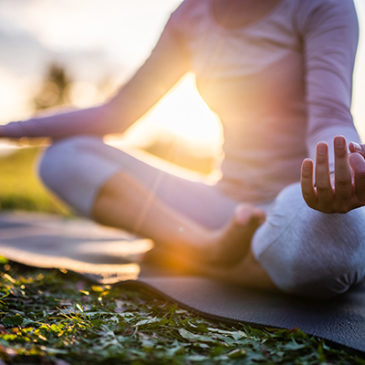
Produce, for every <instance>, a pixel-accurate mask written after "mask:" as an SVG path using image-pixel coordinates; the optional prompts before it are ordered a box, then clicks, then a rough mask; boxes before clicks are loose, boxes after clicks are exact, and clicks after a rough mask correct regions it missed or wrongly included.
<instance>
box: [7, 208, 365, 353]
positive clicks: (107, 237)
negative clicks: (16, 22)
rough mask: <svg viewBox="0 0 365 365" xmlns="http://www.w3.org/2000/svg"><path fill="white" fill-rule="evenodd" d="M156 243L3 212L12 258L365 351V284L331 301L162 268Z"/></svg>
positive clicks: (83, 223)
mask: <svg viewBox="0 0 365 365" xmlns="http://www.w3.org/2000/svg"><path fill="white" fill-rule="evenodd" d="M151 248H152V243H151V241H149V240H145V239H140V238H138V237H135V236H133V235H130V234H128V233H126V232H123V231H121V230H116V229H111V228H105V227H101V226H98V225H96V224H94V223H92V222H90V221H87V220H82V219H65V218H60V217H58V216H51V215H42V214H33V213H31V214H30V213H7V214H4V213H3V214H0V255H2V256H5V257H7V258H8V259H10V260H12V261H15V262H19V263H23V264H26V265H29V266H34V267H43V268H64V269H68V270H72V271H75V272H78V273H81V274H83V275H86V276H87V277H88V278H90V279H92V280H94V281H97V282H100V283H112V284H115V283H119V285H125V284H127V285H131V284H132V285H137V286H144V287H148V288H150V289H152V290H154V291H156V292H158V293H159V294H162V295H164V296H165V297H168V298H170V299H172V300H174V301H176V302H178V303H179V304H180V305H182V306H184V307H186V308H189V309H192V310H195V311H197V312H198V313H200V314H202V315H205V316H207V317H211V318H218V319H221V320H228V321H240V322H244V323H249V324H256V325H262V326H269V327H278V328H287V329H294V328H300V329H301V330H302V331H304V332H306V333H308V334H310V335H315V336H318V337H321V338H323V339H325V340H328V341H331V342H334V343H337V344H340V345H344V346H347V347H349V348H352V349H355V350H358V351H361V352H364V353H365V283H363V284H361V285H359V286H357V287H356V288H354V289H353V290H351V291H350V292H348V293H347V294H345V295H343V296H340V297H337V298H335V299H331V300H328V301H316V300H313V299H303V298H297V297H293V296H289V295H285V294H281V293H268V292H263V291H255V290H248V289H244V288H242V287H240V286H237V285H234V284H230V283H227V282H222V281H218V280H215V279H212V278H209V277H203V276H201V275H197V274H196V273H195V274H194V271H191V270H190V272H186V271H182V270H181V269H180V270H175V271H174V272H171V271H168V270H166V268H165V269H163V270H161V268H159V267H157V266H156V265H155V266H152V265H151V260H149V261H150V264H146V259H145V258H146V254H145V253H146V252H147V251H149V250H151ZM154 250H155V249H152V251H149V252H150V254H147V258H148V256H150V257H152V256H153V255H152V254H151V252H152V253H153V252H154ZM155 252H156V251H155ZM155 256H156V253H155ZM157 256H158V257H159V258H160V261H161V260H162V259H161V256H159V255H158V254H157ZM152 261H155V260H152ZM147 262H148V260H147Z"/></svg>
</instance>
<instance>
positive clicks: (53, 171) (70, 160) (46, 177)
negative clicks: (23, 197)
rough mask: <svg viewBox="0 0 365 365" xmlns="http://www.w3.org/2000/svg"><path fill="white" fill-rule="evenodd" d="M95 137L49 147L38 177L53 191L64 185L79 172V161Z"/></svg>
mask: <svg viewBox="0 0 365 365" xmlns="http://www.w3.org/2000/svg"><path fill="white" fill-rule="evenodd" d="M92 143H95V138H94V137H87V136H76V137H71V138H67V139H63V140H61V141H57V142H55V143H54V144H52V145H51V146H50V147H48V148H47V149H46V150H45V151H44V152H43V154H42V155H41V157H40V159H39V162H38V175H39V177H40V178H41V180H42V182H43V183H44V184H45V185H46V186H47V187H48V188H50V189H51V190H54V188H56V189H57V187H58V186H59V185H63V184H64V183H65V182H67V181H69V180H70V178H71V177H72V176H73V175H74V173H76V172H77V171H78V170H79V167H80V166H79V164H78V160H79V158H80V156H81V155H82V154H83V152H84V151H85V150H87V148H88V147H89V146H90V144H92Z"/></svg>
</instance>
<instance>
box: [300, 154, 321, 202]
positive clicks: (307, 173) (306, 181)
mask: <svg viewBox="0 0 365 365" xmlns="http://www.w3.org/2000/svg"><path fill="white" fill-rule="evenodd" d="M300 183H301V186H302V194H303V198H304V200H305V202H306V203H307V204H308V205H309V206H310V207H312V208H315V206H316V203H317V195H316V192H315V190H314V187H313V161H312V160H311V159H309V158H306V159H305V160H304V161H303V163H302V169H301V175H300Z"/></svg>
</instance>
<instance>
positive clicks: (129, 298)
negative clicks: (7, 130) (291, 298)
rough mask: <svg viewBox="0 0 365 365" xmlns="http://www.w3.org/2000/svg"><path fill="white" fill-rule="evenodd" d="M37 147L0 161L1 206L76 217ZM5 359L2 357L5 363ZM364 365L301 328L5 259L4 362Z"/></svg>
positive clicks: (0, 276)
mask: <svg viewBox="0 0 365 365" xmlns="http://www.w3.org/2000/svg"><path fill="white" fill-rule="evenodd" d="M36 154H37V150H36V149H25V150H21V151H18V152H17V153H16V154H15V155H12V156H8V157H5V158H4V157H3V158H1V159H0V204H1V205H2V209H27V210H41V211H47V212H56V213H60V214H70V212H69V211H68V210H67V209H66V208H65V207H63V206H62V205H61V204H60V203H59V202H57V201H55V200H54V199H53V198H51V197H50V195H49V194H47V193H46V192H45V190H44V189H43V188H42V187H41V185H40V184H39V182H38V181H37V179H36V178H35V175H34V174H33V173H32V168H31V165H32V163H33V162H34V160H35V156H36ZM1 359H2V360H1ZM4 363H12V364H13V363H14V364H39V363H41V364H56V365H66V364H97V363H105V364H106V363H107V364H124V363H125V364H127V363H128V364H129V363H132V364H147V363H148V364H236V363H237V364H238V363H239V364H273V363H278V364H365V360H364V359H361V358H360V357H359V356H357V355H356V354H354V353H351V352H350V351H348V350H344V349H340V348H338V347H335V346H333V345H330V344H326V343H324V342H323V341H322V340H320V339H317V338H315V337H312V336H307V335H306V334H304V333H303V332H301V331H300V330H298V329H297V330H291V331H287V330H277V329H270V328H255V327H251V326H247V325H243V324H236V325H230V324H224V323H219V322H217V321H214V322H213V321H209V320H206V319H204V318H202V317H200V316H198V315H196V314H194V313H192V312H190V311H187V310H185V309H183V308H180V307H179V306H177V305H175V304H174V303H171V302H168V301H166V300H165V299H162V298H160V297H157V296H156V295H154V294H152V293H150V292H147V291H142V290H140V289H139V290H137V289H136V288H125V287H118V286H113V287H109V286H99V285H95V284H93V283H91V282H88V281H86V280H85V279H84V278H82V277H81V276H78V275H75V274H72V273H70V272H66V271H58V270H40V269H32V268H27V267H24V266H22V265H18V264H15V263H12V262H8V261H7V260H6V259H5V258H2V259H0V365H2V364H4Z"/></svg>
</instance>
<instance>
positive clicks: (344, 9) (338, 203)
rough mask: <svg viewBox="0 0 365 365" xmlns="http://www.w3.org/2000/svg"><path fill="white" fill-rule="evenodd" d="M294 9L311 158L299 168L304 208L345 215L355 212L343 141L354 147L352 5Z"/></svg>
mask: <svg viewBox="0 0 365 365" xmlns="http://www.w3.org/2000/svg"><path fill="white" fill-rule="evenodd" d="M308 4H309V5H308ZM300 6H301V12H298V14H299V15H300V16H301V18H300V19H298V24H299V29H301V34H302V37H303V45H304V53H305V63H306V75H305V81H306V97H307V98H306V101H307V108H308V128H307V147H308V153H309V156H310V157H311V159H307V160H305V161H304V162H303V166H302V174H301V182H302V191H303V196H304V199H305V200H306V202H307V204H308V205H309V206H310V207H312V208H314V209H317V210H320V211H322V212H327V213H329V212H334V213H335V212H346V211H348V210H350V209H353V208H354V207H356V206H359V205H358V204H359V202H358V201H357V198H355V197H354V196H353V195H352V188H353V184H352V180H351V169H350V166H349V164H348V160H347V146H346V140H345V139H347V140H353V141H356V142H358V141H359V136H358V134H357V131H356V129H355V127H354V125H353V121H352V116H351V112H350V108H351V97H352V75H353V67H354V59H355V55H356V49H357V42H358V23H357V17H356V12H355V8H354V4H353V1H352V0H335V1H329V0H318V1H313V2H310V3H308V2H302V3H301V5H300ZM339 134H342V135H343V136H344V137H345V138H341V137H337V138H336V139H335V143H334V148H333V149H332V141H333V140H334V137H335V136H336V135H339ZM328 145H330V146H331V148H328ZM313 161H315V163H314V162H313ZM313 167H314V170H315V186H313V181H312V178H313ZM335 170H336V173H335Z"/></svg>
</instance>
